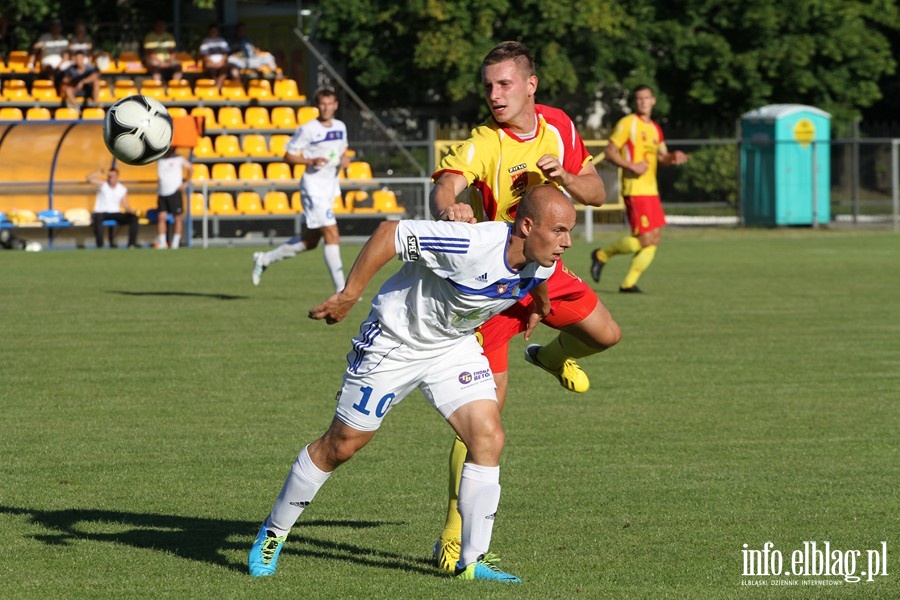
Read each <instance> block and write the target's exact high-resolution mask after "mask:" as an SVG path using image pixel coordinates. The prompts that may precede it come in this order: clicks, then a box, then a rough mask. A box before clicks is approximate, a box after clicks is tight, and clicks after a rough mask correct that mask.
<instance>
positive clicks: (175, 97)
mask: <svg viewBox="0 0 900 600" xmlns="http://www.w3.org/2000/svg"><path fill="white" fill-rule="evenodd" d="M166 98H167V99H169V100H172V101H175V102H191V101H194V100H196V99H197V97H196V96H195V95H194V90H192V89H191V84H190V82H189V81H188V80H187V79H179V80H177V81H170V82H169V83H168V84H167V86H166Z"/></svg>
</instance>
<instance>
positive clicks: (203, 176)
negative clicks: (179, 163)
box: [191, 163, 209, 182]
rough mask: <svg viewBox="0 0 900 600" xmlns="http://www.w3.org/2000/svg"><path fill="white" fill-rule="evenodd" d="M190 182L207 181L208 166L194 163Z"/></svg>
mask: <svg viewBox="0 0 900 600" xmlns="http://www.w3.org/2000/svg"><path fill="white" fill-rule="evenodd" d="M191 181H197V182H202V181H209V166H207V165H206V163H194V164H193V172H192V173H191Z"/></svg>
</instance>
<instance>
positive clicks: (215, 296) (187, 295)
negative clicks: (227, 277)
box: [107, 290, 250, 300]
mask: <svg viewBox="0 0 900 600" xmlns="http://www.w3.org/2000/svg"><path fill="white" fill-rule="evenodd" d="M107 293H108V294H119V295H121V296H163V297H166V296H181V297H184V298H211V299H213V300H247V299H249V298H250V296H235V295H232V294H204V293H201V292H165V291H156V292H135V291H132V290H108V291H107Z"/></svg>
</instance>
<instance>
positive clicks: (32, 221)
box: [7, 208, 41, 227]
mask: <svg viewBox="0 0 900 600" xmlns="http://www.w3.org/2000/svg"><path fill="white" fill-rule="evenodd" d="M7 216H8V218H9V220H10V221H12V223H13V224H14V225H16V226H17V227H40V226H41V222H40V221H39V220H38V217H37V214H35V212H34V211H33V210H28V209H27V208H14V209H12V210H11V211H9V215H7Z"/></svg>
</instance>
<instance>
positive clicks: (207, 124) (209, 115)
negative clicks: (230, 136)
mask: <svg viewBox="0 0 900 600" xmlns="http://www.w3.org/2000/svg"><path fill="white" fill-rule="evenodd" d="M191 116H192V117H202V118H203V127H204V128H206V129H215V128H216V127H218V125H219V123H218V120H217V119H216V111H214V110H213V109H212V108H210V107H209V106H195V107H194V108H192V109H191Z"/></svg>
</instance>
